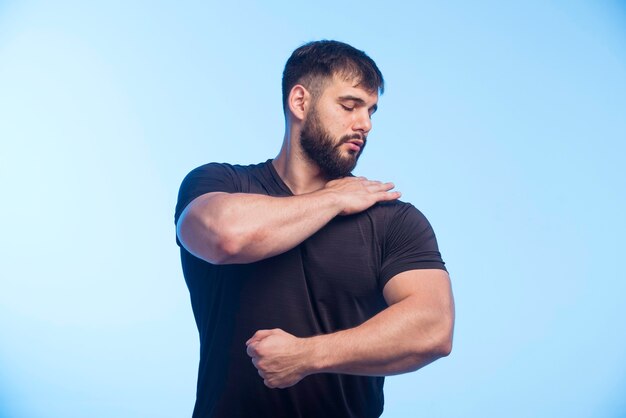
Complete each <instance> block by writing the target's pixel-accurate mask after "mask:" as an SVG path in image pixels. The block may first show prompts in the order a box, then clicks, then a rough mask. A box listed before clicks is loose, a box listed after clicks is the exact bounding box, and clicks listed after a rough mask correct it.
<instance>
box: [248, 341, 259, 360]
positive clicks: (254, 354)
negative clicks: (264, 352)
mask: <svg viewBox="0 0 626 418" xmlns="http://www.w3.org/2000/svg"><path fill="white" fill-rule="evenodd" d="M246 353H247V354H248V355H249V356H250V357H257V356H258V355H259V353H258V352H257V351H256V343H252V344H249V345H248V346H247V347H246Z"/></svg>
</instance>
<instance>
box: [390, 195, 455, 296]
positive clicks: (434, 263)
mask: <svg viewBox="0 0 626 418" xmlns="http://www.w3.org/2000/svg"><path fill="white" fill-rule="evenodd" d="M419 269H441V270H446V268H445V263H444V262H443V260H442V258H441V254H440V253H439V247H438V245H437V238H436V237H435V232H434V231H433V229H432V227H431V225H430V222H428V220H427V219H426V217H425V216H424V215H423V214H422V213H421V212H420V211H419V210H417V209H416V208H415V207H414V206H413V205H411V204H408V203H407V204H403V205H402V206H401V207H400V208H399V209H398V210H397V211H396V212H395V213H394V214H393V217H391V218H390V219H388V220H387V228H386V235H385V240H384V247H383V260H382V266H381V274H380V288H381V289H382V288H384V287H385V285H386V284H387V282H388V281H389V280H390V279H391V278H392V277H394V276H395V275H397V274H399V273H402V272H403V271H407V270H419Z"/></svg>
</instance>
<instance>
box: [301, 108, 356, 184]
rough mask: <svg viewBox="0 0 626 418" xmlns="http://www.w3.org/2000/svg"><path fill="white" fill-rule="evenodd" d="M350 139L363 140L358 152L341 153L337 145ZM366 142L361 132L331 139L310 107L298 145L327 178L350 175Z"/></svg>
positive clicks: (315, 111)
mask: <svg viewBox="0 0 626 418" xmlns="http://www.w3.org/2000/svg"><path fill="white" fill-rule="evenodd" d="M352 139H361V140H363V146H361V149H360V150H359V151H358V152H349V153H348V154H347V155H346V154H345V153H342V152H341V149H339V147H341V146H342V145H343V144H345V143H346V142H348V141H350V140H352ZM366 143H367V140H366V139H365V136H364V135H361V134H352V135H344V136H342V137H340V138H339V139H338V140H335V139H333V138H332V136H331V135H330V134H329V133H328V132H327V131H326V130H325V129H324V127H323V126H322V123H321V122H320V120H319V116H318V114H317V110H316V109H315V108H312V109H311V112H310V113H309V115H308V116H307V119H306V120H305V121H304V126H303V127H302V132H301V133H300V145H301V146H302V150H303V151H304V154H305V155H306V157H307V158H308V159H309V160H310V161H311V162H313V163H315V164H316V165H317V166H318V167H319V169H320V171H321V172H322V174H323V175H324V177H326V179H327V180H333V179H338V178H341V177H346V176H348V175H350V173H351V172H352V170H354V167H356V163H357V160H358V159H359V157H360V156H361V153H362V152H363V149H364V148H365V144H366Z"/></svg>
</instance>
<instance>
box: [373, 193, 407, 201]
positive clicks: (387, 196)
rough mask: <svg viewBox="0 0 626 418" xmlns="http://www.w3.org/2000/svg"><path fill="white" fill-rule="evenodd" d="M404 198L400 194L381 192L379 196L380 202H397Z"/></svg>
mask: <svg viewBox="0 0 626 418" xmlns="http://www.w3.org/2000/svg"><path fill="white" fill-rule="evenodd" d="M401 196H402V193H400V192H380V193H378V195H377V198H378V201H379V202H382V201H388V200H396V199H399V198H400V197H401Z"/></svg>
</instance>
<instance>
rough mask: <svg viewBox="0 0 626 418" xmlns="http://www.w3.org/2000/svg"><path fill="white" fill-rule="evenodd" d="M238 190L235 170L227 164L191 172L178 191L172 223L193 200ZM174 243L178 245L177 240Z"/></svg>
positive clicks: (208, 166)
mask: <svg viewBox="0 0 626 418" xmlns="http://www.w3.org/2000/svg"><path fill="white" fill-rule="evenodd" d="M239 189H240V187H239V182H238V180H237V176H236V173H235V170H234V169H233V167H232V166H230V165H229V164H218V163H209V164H205V165H203V166H200V167H198V168H196V169H194V170H192V171H191V172H190V173H189V174H187V176H185V178H184V179H183V182H182V184H181V185H180V189H179V190H178V201H177V202H176V210H175V213H174V223H175V224H176V223H178V219H179V218H180V215H181V213H182V212H183V211H184V210H185V208H186V207H187V205H189V203H191V201H192V200H194V199H195V198H197V197H199V196H202V195H203V194H206V193H211V192H226V193H236V192H238V191H239ZM176 242H177V243H178V245H180V243H179V241H178V238H176Z"/></svg>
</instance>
